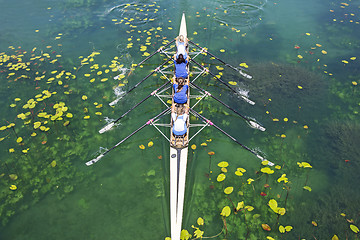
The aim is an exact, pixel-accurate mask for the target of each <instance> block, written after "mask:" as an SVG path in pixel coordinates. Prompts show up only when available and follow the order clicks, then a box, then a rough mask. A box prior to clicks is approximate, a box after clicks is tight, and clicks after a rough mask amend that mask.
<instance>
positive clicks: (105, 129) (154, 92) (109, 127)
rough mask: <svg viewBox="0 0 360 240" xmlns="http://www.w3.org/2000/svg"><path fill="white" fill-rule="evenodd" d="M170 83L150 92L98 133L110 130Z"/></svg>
mask: <svg viewBox="0 0 360 240" xmlns="http://www.w3.org/2000/svg"><path fill="white" fill-rule="evenodd" d="M169 83H170V82H169V81H168V82H166V83H164V84H163V85H161V86H160V87H159V88H157V89H156V90H154V91H152V92H151V93H150V94H149V95H148V96H147V97H146V98H144V99H143V100H141V101H140V102H138V103H137V104H135V105H134V106H133V107H132V108H130V109H129V110H127V111H126V112H125V113H124V114H123V115H121V116H120V117H119V118H118V119H116V120H115V121H113V122H111V123H109V124H107V125H106V126H105V127H103V128H102V129H100V130H99V133H100V134H101V133H104V132H106V131H108V130H110V129H111V128H112V127H113V126H114V125H115V123H117V122H118V121H120V119H122V118H123V117H125V116H126V115H127V114H128V113H130V112H131V111H132V110H134V109H135V108H136V107H138V106H139V105H140V104H142V103H143V102H145V101H146V100H147V99H149V98H150V97H151V96H154V95H155V94H156V93H157V92H158V91H159V90H160V89H162V88H164V87H165V86H166V85H167V84H169Z"/></svg>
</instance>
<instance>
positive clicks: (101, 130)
mask: <svg viewBox="0 0 360 240" xmlns="http://www.w3.org/2000/svg"><path fill="white" fill-rule="evenodd" d="M114 125H115V123H114V122H112V123H109V124H108V125H106V126H105V127H103V128H102V129H100V130H99V133H100V134H102V133H104V132H107V131H109V130H110V129H112V127H113V126H114Z"/></svg>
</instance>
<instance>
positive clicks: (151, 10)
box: [103, 2, 158, 26]
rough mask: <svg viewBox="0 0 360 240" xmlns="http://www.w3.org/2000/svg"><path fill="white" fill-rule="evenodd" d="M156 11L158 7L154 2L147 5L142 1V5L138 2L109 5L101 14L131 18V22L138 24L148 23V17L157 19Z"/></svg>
mask: <svg viewBox="0 0 360 240" xmlns="http://www.w3.org/2000/svg"><path fill="white" fill-rule="evenodd" d="M142 8H144V9H142ZM144 10H146V11H144ZM157 11H158V9H157V8H156V5H155V4H150V5H149V4H145V3H144V4H143V5H142V4H139V2H132V3H126V4H119V5H116V6H113V7H109V8H108V9H106V10H105V11H104V13H103V16H107V15H109V14H112V15H114V17H119V18H123V19H132V20H131V24H132V25H136V26H139V25H145V24H147V23H149V19H151V21H155V20H156V19H157V14H156V13H157Z"/></svg>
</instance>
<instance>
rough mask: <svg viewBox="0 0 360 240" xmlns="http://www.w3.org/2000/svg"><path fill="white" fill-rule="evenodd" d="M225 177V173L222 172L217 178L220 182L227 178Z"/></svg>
mask: <svg viewBox="0 0 360 240" xmlns="http://www.w3.org/2000/svg"><path fill="white" fill-rule="evenodd" d="M225 178H226V176H225V174H223V173H220V174H219V175H218V176H217V178H216V180H217V181H218V182H222V181H224V180H225Z"/></svg>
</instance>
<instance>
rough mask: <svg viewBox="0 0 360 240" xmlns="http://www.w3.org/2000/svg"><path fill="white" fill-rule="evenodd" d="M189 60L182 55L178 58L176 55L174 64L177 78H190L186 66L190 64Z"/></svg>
mask: <svg viewBox="0 0 360 240" xmlns="http://www.w3.org/2000/svg"><path fill="white" fill-rule="evenodd" d="M188 59H189V57H187V59H185V58H184V56H183V55H182V54H179V56H178V57H177V58H176V55H175V56H174V63H175V76H176V77H177V78H179V77H182V78H187V77H188V71H187V68H186V65H187V64H188Z"/></svg>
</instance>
